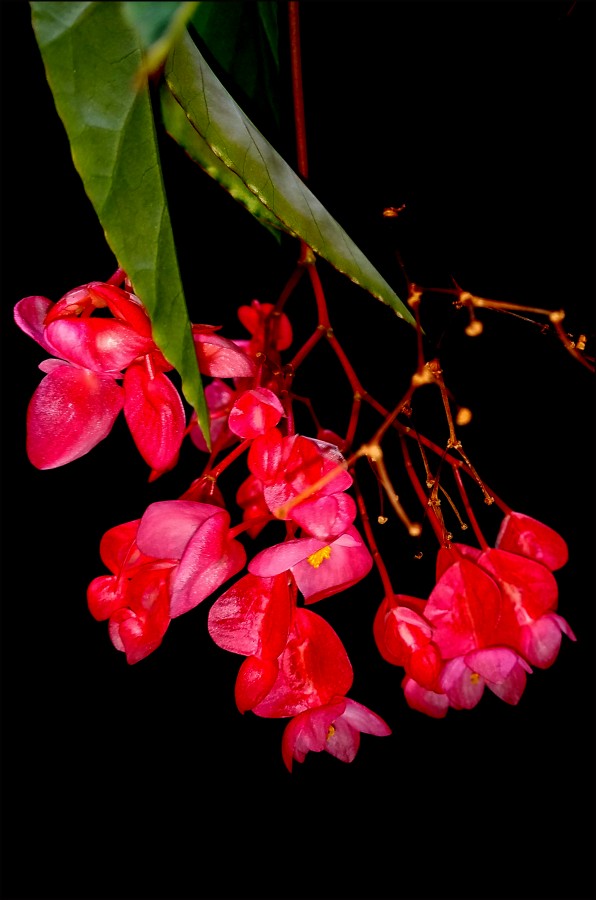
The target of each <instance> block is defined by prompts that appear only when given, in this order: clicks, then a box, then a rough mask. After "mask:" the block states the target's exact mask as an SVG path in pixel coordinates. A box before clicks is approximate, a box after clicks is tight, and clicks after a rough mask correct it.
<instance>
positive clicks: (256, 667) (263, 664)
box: [234, 656, 278, 713]
mask: <svg viewBox="0 0 596 900" xmlns="http://www.w3.org/2000/svg"><path fill="white" fill-rule="evenodd" d="M277 671H278V664H277V660H274V659H259V657H257V656H249V657H247V658H246V659H245V660H244V662H243V663H242V665H241V666H240V669H239V671H238V676H237V678H236V685H235V688H234V698H235V700H236V706H237V707H238V709H239V710H240V712H241V713H245V712H246V711H247V709H253V708H254V707H255V706H257V704H258V703H260V702H261V700H264V699H265V697H266V696H267V694H268V693H269V691H270V690H271V688H272V686H273V684H274V683H275V679H276V678H277Z"/></svg>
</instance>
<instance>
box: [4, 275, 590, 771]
mask: <svg viewBox="0 0 596 900" xmlns="http://www.w3.org/2000/svg"><path fill="white" fill-rule="evenodd" d="M122 282H124V283H125V284H126V286H127V287H128V288H130V287H131V286H130V285H129V284H128V282H126V281H125V276H124V274H123V273H121V271H120V270H118V272H117V273H116V275H115V276H114V277H113V278H112V279H111V280H110V281H109V282H105V283H104V282H97V281H95V282H90V283H88V284H86V285H83V286H80V287H78V288H75V289H74V290H72V291H69V292H68V293H67V294H66V295H65V296H64V297H62V299H61V300H59V301H58V302H57V303H53V302H52V301H50V300H48V299H47V298H45V297H41V296H31V297H25V298H24V299H23V300H21V301H20V302H19V303H18V304H17V305H16V308H15V321H16V323H17V325H18V326H19V327H20V328H21V329H22V330H23V331H24V332H25V333H26V334H28V335H29V336H30V337H32V338H33V339H34V340H35V341H37V343H38V344H40V346H41V347H42V348H43V349H44V350H45V351H46V352H47V353H48V354H49V356H50V358H49V359H46V360H45V361H44V362H42V363H41V364H40V369H41V371H42V372H43V373H44V377H43V378H42V380H41V382H40V384H39V386H38V388H37V389H36V390H35V392H34V394H33V397H32V398H31V401H30V404H29V407H28V412H27V452H28V455H29V459H30V461H31V463H32V464H33V465H34V466H36V467H37V468H39V469H52V468H55V467H58V466H63V465H65V464H67V463H71V462H73V461H75V460H77V459H79V458H80V457H82V456H84V455H85V454H86V453H88V452H90V451H91V450H93V448H94V447H96V446H97V444H98V443H99V442H100V441H102V440H104V439H105V438H106V437H107V436H108V435H109V433H110V431H111V429H112V427H113V425H114V422H115V420H116V418H117V416H118V415H119V413H120V412H121V411H122V412H123V414H124V418H125V420H126V423H127V425H128V428H129V430H130V433H131V435H132V438H133V440H134V442H135V444H136V446H137V448H138V450H139V453H140V455H141V457H142V459H143V460H144V461H145V463H146V464H147V465H148V466H149V467H150V470H151V472H150V476H149V480H150V481H154V480H156V479H157V478H159V476H160V475H162V474H163V473H164V472H166V471H168V470H170V469H171V468H172V467H174V466H175V465H176V463H177V461H178V459H179V455H180V449H181V446H182V442H183V440H184V439H185V438H186V437H188V438H189V440H190V441H191V442H192V444H193V445H194V447H195V448H196V449H197V450H198V451H202V452H209V460H208V462H207V464H206V466H205V467H204V469H203V471H202V472H201V473H200V474H199V475H198V477H197V478H195V480H194V481H193V482H192V483H191V485H190V486H189V488H188V490H187V491H185V492H184V494H183V495H182V496H180V497H178V498H177V499H169V500H159V501H156V502H153V503H151V504H150V505H149V507H148V508H147V509H146V510H145V511H144V512H143V513H142V515H140V516H139V517H137V518H134V519H131V520H130V521H128V522H125V523H122V524H119V525H115V526H114V527H111V528H110V529H109V530H108V531H107V532H106V533H105V534H104V536H103V539H102V541H101V544H100V548H99V552H100V557H101V561H102V562H103V564H104V565H105V567H106V568H107V570H108V572H109V574H103V575H98V576H97V577H95V578H94V579H93V580H92V581H91V583H90V584H89V587H88V591H87V602H88V606H89V610H90V612H91V614H92V615H93V616H94V618H95V619H97V620H98V621H105V622H107V627H108V633H109V636H110V639H111V641H112V643H113V645H114V647H115V648H116V649H117V650H119V651H121V652H122V653H123V654H124V655H125V658H126V660H127V662H128V663H129V664H136V663H139V662H140V661H142V660H143V659H145V658H146V657H147V656H149V655H150V654H152V653H153V652H154V651H156V650H157V649H158V648H159V647H160V645H161V644H162V642H163V640H164V638H165V637H166V632H167V631H168V629H169V627H170V625H171V622H172V620H173V619H177V618H178V617H180V616H182V615H184V614H186V613H188V612H191V611H192V610H193V609H195V608H196V607H197V606H198V605H199V604H201V603H203V602H204V601H205V600H207V599H210V600H211V606H210V609H209V614H208V630H209V634H210V636H211V638H212V639H213V641H214V642H215V643H216V644H217V645H218V646H219V647H221V648H222V649H224V650H226V651H228V652H230V653H234V654H237V655H238V656H240V657H242V661H241V663H240V664H239V668H238V673H237V678H236V684H235V700H236V705H237V707H238V709H239V710H240V712H241V713H246V712H249V711H250V712H252V713H253V714H254V715H256V716H260V717H268V718H279V719H287V720H288V722H287V724H286V727H285V731H284V732H283V737H282V756H283V760H284V762H285V764H286V766H287V768H288V769H290V770H291V769H292V764H293V761H299V762H303V761H304V759H305V757H306V755H307V753H308V752H309V751H314V752H321V751H323V750H325V751H327V752H328V753H330V754H331V755H333V756H335V757H337V758H338V759H340V760H342V761H345V762H350V761H351V760H353V759H354V757H355V755H356V753H357V751H358V748H359V743H360V735H361V734H363V733H364V734H373V735H377V736H386V735H389V734H390V733H391V730H390V728H389V726H388V725H387V723H386V722H385V721H384V719H382V718H381V717H380V716H379V715H378V714H377V713H375V712H373V711H372V710H370V709H368V708H367V707H365V706H363V705H362V704H360V703H359V702H357V701H356V700H355V699H352V698H351V697H349V696H348V695H349V693H350V691H351V689H352V686H353V681H354V674H353V670H352V665H351V662H350V659H349V657H348V654H347V652H346V649H345V647H344V645H343V643H342V641H341V639H340V637H339V636H338V634H337V633H336V631H335V630H334V629H333V628H332V626H331V625H330V624H329V623H328V622H327V620H326V619H325V618H324V617H323V616H322V615H320V614H319V613H318V612H315V610H314V609H313V607H314V605H315V604H316V603H318V602H319V601H320V600H322V599H324V598H328V597H331V596H334V595H337V594H340V593H342V592H344V591H347V590H349V589H350V588H351V587H352V586H354V585H356V584H357V583H359V582H361V581H362V580H363V579H365V578H366V577H367V576H368V575H369V573H370V572H371V570H372V568H373V553H372V552H371V550H374V547H372V546H371V543H370V534H369V533H367V535H366V538H367V539H366V540H365V539H364V538H363V536H362V533H361V531H360V522H359V521H358V515H359V508H358V506H357V503H356V501H355V499H354V497H353V496H352V494H351V489H352V488H353V486H354V476H353V474H352V470H351V469H350V467H349V466H348V463H347V461H346V458H345V457H344V455H343V454H342V452H341V451H340V449H339V447H340V446H341V445H342V440H341V438H339V437H337V439H336V436H335V435H334V434H333V433H332V432H328V431H325V430H324V429H321V428H318V429H317V432H316V436H309V435H304V434H300V433H296V431H295V430H294V426H293V415H292V406H291V404H292V392H291V383H290V381H289V380H287V379H286V370H285V369H284V367H283V365H281V353H282V352H283V351H285V350H287V349H288V348H289V347H290V346H291V344H292V340H293V334H292V327H291V324H290V320H289V318H288V317H287V315H286V314H285V313H283V312H282V311H281V310H279V309H277V308H276V307H275V306H274V305H273V304H266V303H260V302H259V301H256V300H255V301H253V302H252V304H250V305H244V306H241V307H240V309H239V313H238V317H239V320H240V323H241V324H242V325H243V327H244V328H245V329H246V330H247V331H248V332H249V335H250V337H248V338H239V339H235V340H232V339H228V338H225V337H223V336H222V335H220V334H219V333H218V331H219V328H218V327H217V326H214V325H206V324H200V325H197V324H193V325H192V335H193V339H194V345H195V350H196V355H197V363H198V367H199V370H200V372H201V373H202V374H203V375H205V376H207V377H208V378H209V379H210V380H209V382H208V383H207V385H206V387H205V397H206V401H207V405H208V409H209V415H210V435H209V444H210V450H209V448H208V442H207V441H206V439H205V436H204V435H203V433H202V432H201V430H200V428H199V426H198V423H197V418H196V414H195V413H194V412H192V411H191V412H190V413H188V414H187V412H186V410H185V407H184V404H183V400H182V398H181V397H180V394H179V393H178V390H177V388H176V386H175V384H174V382H173V381H172V378H171V376H172V372H173V370H172V366H171V365H170V364H169V363H168V361H167V360H166V358H165V357H164V355H163V354H162V352H161V351H160V350H159V348H158V347H157V345H156V344H155V342H154V340H153V337H152V329H151V322H150V319H149V316H148V315H147V313H146V311H145V309H144V308H143V305H142V303H141V301H140V300H139V298H138V297H137V296H136V295H135V294H134V293H133V291H132V290H129V289H125V288H123V287H120V286H119V284H120V283H122ZM323 438H325V439H323ZM231 448H232V449H231ZM226 451H227V453H228V455H223V456H222V454H225V453H226ZM240 458H242V459H244V461H245V464H246V466H247V475H246V477H245V478H244V480H243V481H242V483H241V485H240V487H239V489H238V490H237V492H236V496H235V507H234V510H235V511H236V513H237V514H240V516H239V521H238V522H237V523H233V522H232V514H233V511H230V509H229V508H228V504H227V503H226V500H225V498H224V496H223V494H222V492H221V490H220V488H219V486H218V484H217V478H218V476H219V474H220V473H221V472H222V471H223V470H224V468H226V467H227V465H229V464H231V463H232V462H235V461H236V459H240ZM265 529H268V530H269V531H270V533H271V534H276V535H277V536H278V539H276V540H275V541H273V542H271V543H270V544H268V545H267V546H265V547H264V549H261V550H260V551H259V552H256V553H254V554H252V555H251V553H250V543H251V541H252V540H253V539H255V538H256V537H257V536H260V535H262V534H263V533H265ZM566 559H567V548H566V545H565V543H564V541H563V539H562V538H561V537H560V536H559V535H557V534H556V533H555V532H554V531H552V529H550V528H549V527H548V526H546V525H543V524H542V523H539V522H537V521H536V520H534V519H531V518H530V517H529V516H526V515H523V514H521V513H516V512H512V511H509V512H508V513H507V514H506V515H505V517H504V519H503V522H502V525H501V528H500V531H499V534H498V537H497V539H496V542H495V546H494V547H492V548H491V547H488V546H485V547H482V548H479V549H478V548H474V547H472V546H467V545H463V544H458V543H453V542H451V541H450V540H445V541H444V542H443V543H442V545H441V548H440V550H439V553H438V558H437V572H436V575H437V583H436V586H435V588H434V589H433V590H432V592H431V594H430V596H429V597H428V599H426V600H423V599H420V598H416V597H410V596H405V595H402V594H395V593H391V592H388V593H387V595H386V596H385V598H384V599H383V601H382V603H381V605H380V607H379V609H378V612H377V614H376V617H375V618H374V621H373V622H371V623H370V627H371V630H372V632H373V635H374V640H375V641H376V644H377V647H378V649H379V652H380V654H381V656H382V657H383V659H384V660H386V661H387V662H388V663H390V664H391V665H395V666H399V667H402V668H403V669H404V671H405V675H404V678H403V682H402V683H403V690H404V693H405V697H406V700H407V702H408V704H409V705H410V706H411V707H413V708H414V709H416V710H420V711H422V712H424V713H426V714H428V715H430V716H433V717H435V718H440V717H443V716H445V714H446V713H447V710H448V709H449V708H450V707H452V708H454V709H470V708H472V707H474V706H475V705H476V704H477V703H478V702H479V700H480V698H481V696H482V694H483V692H484V689H485V688H486V687H487V688H488V689H489V690H490V691H492V692H493V693H494V694H496V695H497V696H498V697H500V698H502V699H503V700H505V701H506V702H507V703H510V704H516V703H517V702H518V701H519V699H520V697H521V695H522V692H523V691H524V688H525V685H526V678H527V675H528V674H529V673H531V672H532V667H539V668H546V667H547V666H549V665H551V664H552V662H553V661H554V659H555V658H556V656H557V653H558V650H559V646H560V643H561V636H562V634H566V635H567V636H568V637H569V638H571V639H572V640H574V639H575V636H574V634H573V632H572V630H571V628H570V626H569V625H568V623H567V622H566V620H565V619H563V618H562V617H561V616H560V615H559V614H558V613H557V612H556V608H557V584H556V581H555V578H554V576H553V574H552V573H553V572H554V571H555V570H556V569H558V568H560V567H561V566H562V565H564V563H565V562H566ZM377 565H378V563H377Z"/></svg>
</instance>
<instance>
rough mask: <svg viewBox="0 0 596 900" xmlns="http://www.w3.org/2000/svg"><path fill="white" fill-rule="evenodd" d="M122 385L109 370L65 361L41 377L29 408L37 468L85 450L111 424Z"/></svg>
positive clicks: (59, 463) (29, 444)
mask: <svg viewBox="0 0 596 900" xmlns="http://www.w3.org/2000/svg"><path fill="white" fill-rule="evenodd" d="M123 397H124V394H123V391H122V388H121V387H120V386H119V385H118V384H116V382H115V381H114V379H113V378H111V377H110V376H108V375H98V374H96V373H95V372H90V371H89V370H88V369H76V368H73V367H72V366H68V365H63V366H58V367H57V368H55V369H53V370H52V371H51V372H50V373H49V374H48V375H46V376H45V378H43V379H42V381H41V382H40V384H39V385H38V387H37V389H36V391H35V393H34V394H33V396H32V398H31V401H30V403H29V407H28V410H27V454H28V456H29V459H30V461H31V462H32V463H33V465H34V466H36V468H38V469H54V468H56V467H57V466H63V465H66V463H69V462H72V461H73V460H75V459H79V458H80V457H81V456H84V455H85V454H86V453H88V452H89V451H90V450H92V449H93V447H95V446H96V444H99V442H100V441H102V440H103V439H104V438H106V437H107V436H108V434H109V433H110V431H111V430H112V426H113V424H114V421H115V419H116V417H117V415H118V413H119V412H120V410H121V409H122V403H123Z"/></svg>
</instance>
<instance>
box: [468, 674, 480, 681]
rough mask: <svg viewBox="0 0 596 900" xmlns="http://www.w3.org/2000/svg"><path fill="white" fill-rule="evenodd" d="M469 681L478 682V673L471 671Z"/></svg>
mask: <svg viewBox="0 0 596 900" xmlns="http://www.w3.org/2000/svg"><path fill="white" fill-rule="evenodd" d="M470 681H471V682H472V684H478V682H479V681H480V675H479V674H478V672H472V674H471V675H470Z"/></svg>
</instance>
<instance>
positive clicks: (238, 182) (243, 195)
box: [160, 84, 283, 242]
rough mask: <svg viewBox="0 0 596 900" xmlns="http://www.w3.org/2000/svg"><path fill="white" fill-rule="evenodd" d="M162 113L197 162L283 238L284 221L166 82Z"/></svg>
mask: <svg viewBox="0 0 596 900" xmlns="http://www.w3.org/2000/svg"><path fill="white" fill-rule="evenodd" d="M160 101H161V114H162V118H163V123H164V127H165V129H166V131H167V132H168V134H169V135H170V137H172V138H173V139H174V140H175V141H176V142H177V143H178V144H180V146H181V147H183V148H184V150H186V152H187V153H188V155H189V156H190V158H191V159H192V160H193V162H196V163H197V164H198V165H199V166H200V167H201V168H202V169H203V170H204V171H205V172H206V173H207V174H208V175H210V176H211V178H214V179H215V181H217V182H219V184H220V185H221V186H222V187H223V188H225V190H226V191H227V192H228V193H229V194H230V195H231V196H232V197H233V198H234V199H235V200H237V201H238V202H239V203H241V204H242V205H243V206H244V207H246V209H247V210H248V211H249V212H250V213H251V214H252V215H253V216H254V217H255V218H256V219H257V220H258V221H259V222H260V223H261V224H262V225H264V226H265V228H267V229H268V231H269V232H270V233H271V234H272V235H273V237H274V238H275V239H276V240H277V241H278V242H279V241H280V240H281V231H280V229H282V228H283V225H282V223H281V222H280V221H279V219H277V218H276V216H274V215H273V214H272V213H270V212H269V210H268V209H267V207H266V206H263V204H262V203H261V201H260V200H259V199H258V197H255V195H254V194H253V193H251V191H249V189H248V188H247V187H246V185H245V184H244V182H243V181H242V179H241V178H239V177H238V176H237V175H236V173H235V172H233V171H232V170H231V169H229V168H228V167H227V166H226V165H225V164H224V163H223V162H222V161H221V159H220V158H219V156H216V155H215V153H214V152H213V150H211V148H210V147H209V144H207V142H206V141H204V140H203V138H202V137H201V135H200V134H199V133H198V131H195V129H194V128H193V127H192V125H191V124H190V122H189V121H188V119H187V118H186V113H185V112H184V110H183V109H182V107H181V106H180V105H179V104H178V103H177V102H176V100H175V99H174V97H173V96H172V94H171V93H170V91H169V89H168V87H167V85H166V84H162V85H161V88H160Z"/></svg>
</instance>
